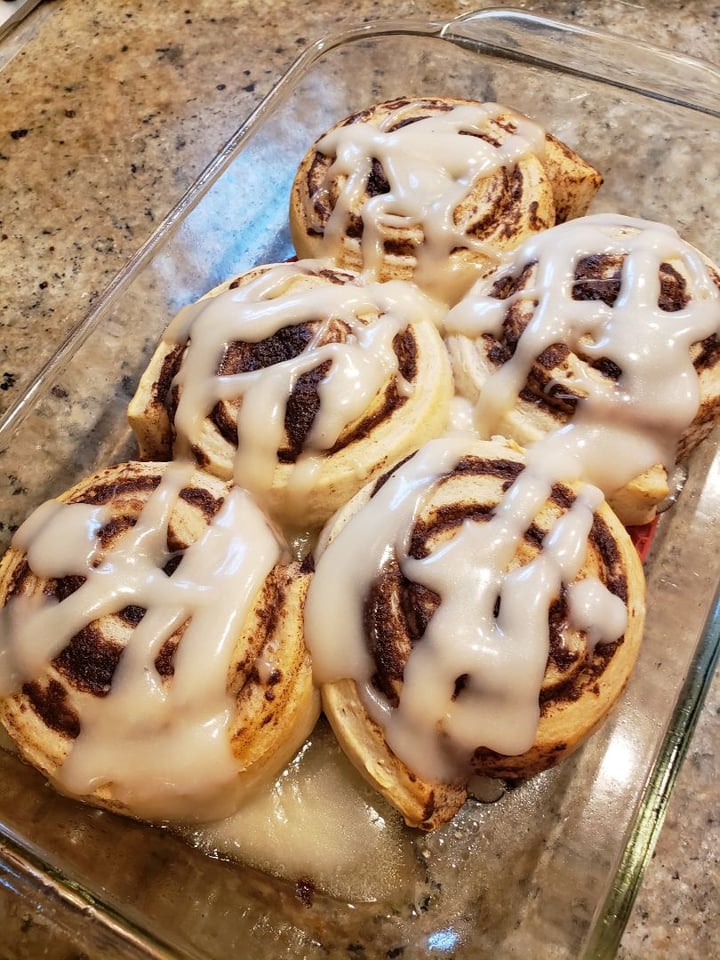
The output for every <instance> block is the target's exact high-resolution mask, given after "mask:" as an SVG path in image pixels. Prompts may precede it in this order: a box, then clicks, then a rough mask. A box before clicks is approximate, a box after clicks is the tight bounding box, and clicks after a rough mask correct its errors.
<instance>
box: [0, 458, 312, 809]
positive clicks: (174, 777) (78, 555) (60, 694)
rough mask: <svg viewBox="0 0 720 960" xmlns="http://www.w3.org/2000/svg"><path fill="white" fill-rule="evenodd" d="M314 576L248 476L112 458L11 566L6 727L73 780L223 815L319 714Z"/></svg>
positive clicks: (51, 771)
mask: <svg viewBox="0 0 720 960" xmlns="http://www.w3.org/2000/svg"><path fill="white" fill-rule="evenodd" d="M308 580H309V574H308V572H307V571H306V570H305V569H304V568H302V567H301V566H300V565H299V564H298V563H297V562H296V561H291V560H290V559H289V557H288V555H287V548H286V547H285V546H284V544H283V543H282V542H281V540H280V539H279V538H278V535H277V533H276V531H275V530H274V528H272V527H271V526H270V524H269V523H268V521H267V519H266V518H265V515H264V514H263V513H262V512H261V511H260V509H259V508H258V507H257V506H256V505H255V504H254V503H253V502H252V500H251V499H250V497H249V496H248V495H247V494H246V493H245V492H244V491H242V490H240V489H239V488H232V487H231V486H230V485H229V484H227V483H226V482H224V481H222V480H219V479H217V478H215V477H212V476H209V475H207V474H205V473H203V472H201V471H198V470H196V469H194V468H193V467H192V466H190V465H189V464H184V463H169V464H165V463H150V462H148V463H139V462H129V463H124V464H119V465H117V466H113V467H108V468H106V469H104V470H101V471H99V472H98V473H96V474H93V475H92V476H90V477H87V478H86V479H84V480H82V481H80V482H79V483H78V484H77V485H76V486H74V487H73V488H71V489H70V490H68V491H67V492H66V493H64V494H62V495H61V496H60V497H58V498H57V499H56V500H52V501H48V502H47V503H45V504H44V505H43V506H41V507H40V508H38V510H37V511H35V512H34V513H33V514H32V515H31V516H30V517H29V518H28V520H27V521H26V522H25V523H24V524H23V525H22V526H21V527H20V529H19V530H18V531H17V533H16V534H15V537H14V539H13V542H12V545H11V547H10V549H9V550H8V551H7V553H6V554H5V556H4V558H3V559H2V562H1V563H0V600H1V602H2V607H1V608H0V695H1V696H2V699H1V700H0V721H2V724H3V725H4V727H5V729H6V730H7V731H8V733H9V734H10V736H11V737H12V738H13V739H14V740H15V742H16V743H17V745H18V747H19V749H20V751H21V752H22V754H23V755H24V757H25V758H26V759H27V760H28V761H30V763H32V764H34V765H35V766H36V767H37V768H38V769H39V770H41V771H42V773H43V774H45V776H47V777H48V778H49V779H50V780H51V781H52V783H53V784H54V785H55V786H56V787H57V788H58V789H59V790H60V791H61V792H64V793H67V794H69V795H71V796H75V797H78V798H80V799H83V800H85V801H87V802H89V803H91V804H95V805H97V806H101V807H107V808H109V809H111V810H114V811H116V812H118V813H122V814H126V815H130V816H135V817H142V818H145V819H151V820H172V819H184V820H193V819H197V820H202V819H215V818H218V817H220V816H226V815H228V814H229V813H231V812H233V811H234V810H235V809H236V808H237V807H238V805H239V804H240V802H241V800H242V799H243V798H244V797H245V796H246V795H247V793H248V792H249V791H250V790H252V789H255V787H256V786H257V785H258V784H259V783H261V782H265V781H266V780H269V781H270V782H271V781H272V778H273V776H274V775H276V774H277V773H278V772H279V770H280V769H281V768H282V767H283V766H284V764H285V763H286V762H287V761H288V760H289V759H290V757H291V756H292V754H293V753H294V752H295V750H296V749H297V748H298V747H299V746H300V745H301V743H302V742H303V740H304V739H305V737H306V736H307V734H308V733H309V731H310V730H311V728H312V726H313V725H314V723H315V721H316V719H317V716H318V714H319V709H320V707H319V696H318V694H317V692H316V690H315V688H314V685H313V681H312V672H311V666H310V660H309V656H308V653H307V650H306V647H305V643H304V639H303V627H302V610H303V604H304V600H305V594H306V591H307V586H308Z"/></svg>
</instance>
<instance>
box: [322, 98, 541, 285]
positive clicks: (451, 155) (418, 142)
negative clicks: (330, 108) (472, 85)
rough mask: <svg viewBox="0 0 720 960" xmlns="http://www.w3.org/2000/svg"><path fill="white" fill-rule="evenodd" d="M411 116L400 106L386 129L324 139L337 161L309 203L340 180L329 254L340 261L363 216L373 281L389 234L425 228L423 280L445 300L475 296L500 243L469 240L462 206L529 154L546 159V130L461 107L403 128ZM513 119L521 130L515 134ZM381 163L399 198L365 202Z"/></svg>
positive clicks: (419, 253)
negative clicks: (457, 253)
mask: <svg viewBox="0 0 720 960" xmlns="http://www.w3.org/2000/svg"><path fill="white" fill-rule="evenodd" d="M411 110H412V105H404V106H400V107H398V108H397V109H395V110H392V111H391V112H390V113H389V114H388V115H387V116H386V117H385V118H384V119H383V120H382V122H381V123H380V124H379V125H375V124H372V123H364V122H359V123H349V124H344V125H341V126H339V127H336V128H334V129H333V130H331V131H330V132H329V133H327V134H326V135H325V136H324V137H322V138H321V139H320V141H319V142H318V144H317V150H318V151H319V152H320V153H323V154H325V155H326V156H330V157H332V158H333V161H332V164H331V166H330V167H329V169H328V171H327V173H326V176H325V179H324V185H323V186H322V187H320V189H319V191H318V192H317V193H316V194H315V195H314V196H312V197H311V198H310V201H311V203H312V202H315V201H317V200H318V199H319V197H318V193H327V192H328V189H329V187H328V185H329V183H330V182H331V181H332V182H335V181H339V182H340V183H341V184H342V186H341V189H340V194H339V197H338V198H337V201H336V203H335V206H334V208H333V210H332V213H331V215H330V218H329V220H328V223H327V224H326V227H325V230H324V236H323V240H322V250H323V255H327V256H331V257H337V255H338V254H339V252H340V249H341V244H342V238H343V236H344V235H345V232H346V230H347V227H348V223H349V221H350V217H351V216H352V214H353V212H354V211H357V210H360V215H361V218H362V221H363V234H362V240H361V249H362V260H363V268H364V270H365V271H366V272H368V273H369V274H370V275H372V276H378V275H379V274H380V267H381V264H382V261H383V257H384V246H383V228H384V227H406V228H410V229H413V228H419V229H420V230H421V231H422V243H421V244H419V245H418V247H417V248H416V258H417V267H416V269H415V271H414V277H415V280H416V281H417V282H418V283H419V284H420V285H421V286H422V287H423V288H424V289H427V290H429V291H430V292H432V293H433V295H435V296H438V297H439V298H440V299H445V298H448V299H450V300H452V299H454V297H453V293H454V291H455V290H457V289H458V288H460V289H462V287H463V286H464V287H465V289H467V284H468V283H469V282H470V278H471V277H472V276H477V275H478V274H479V273H480V272H482V271H484V272H487V261H488V260H489V261H490V262H491V263H494V262H496V261H497V252H496V250H495V248H494V247H493V246H492V244H488V243H486V242H483V241H482V240H479V239H478V238H476V237H473V236H470V235H468V234H467V233H466V232H465V231H464V230H463V229H462V228H461V227H460V226H458V224H457V223H456V222H455V216H454V214H455V211H456V209H457V207H458V206H459V205H460V204H461V203H462V201H463V200H464V199H465V198H466V197H467V196H468V194H469V192H470V190H471V188H472V187H473V186H474V185H475V184H476V183H478V182H480V181H482V180H483V179H484V178H487V177H490V176H491V175H493V174H495V173H497V172H498V171H499V170H501V169H502V168H503V167H506V168H512V167H514V166H516V165H517V163H518V162H519V161H520V160H522V159H523V158H524V157H527V156H529V155H535V156H537V157H542V155H543V153H544V149H545V131H544V130H542V129H541V128H540V127H539V126H538V125H537V124H535V123H533V122H532V121H531V120H529V119H528V118H527V117H523V116H521V115H520V114H516V113H511V112H509V111H508V110H507V109H506V108H504V107H501V106H499V105H498V104H495V103H472V104H470V103H461V104H456V105H454V106H452V107H451V108H450V109H448V110H440V111H437V112H433V113H429V115H428V116H426V117H423V118H422V119H419V120H413V121H412V122H409V123H406V124H405V125H404V126H399V127H398V124H402V123H403V121H404V120H406V119H407V118H408V117H409V116H410V115H411ZM508 118H509V119H510V120H511V121H512V124H513V126H514V129H513V130H512V131H508V132H506V129H505V127H506V126H507V121H508ZM500 119H501V120H502V123H501V124H500V125H498V126H496V127H490V130H491V131H492V134H493V135H494V137H495V140H494V141H493V142H490V141H488V140H485V139H482V135H483V134H485V135H487V133H488V124H489V123H491V122H492V121H494V120H500ZM393 128H397V129H393ZM468 134H471V135H468ZM472 134H477V135H475V136H473V135H472ZM373 160H378V161H380V163H381V164H382V168H383V171H384V173H385V177H386V179H387V181H388V184H389V188H390V189H389V191H388V192H387V193H381V194H377V195H376V196H373V197H370V198H369V199H366V198H365V193H366V185H367V182H368V178H369V176H370V173H371V171H372V163H373ZM456 248H463V249H467V250H471V251H474V252H476V253H479V254H481V255H482V258H483V261H484V263H482V264H480V263H475V264H472V263H470V262H468V261H465V262H462V261H459V260H453V259H451V257H450V254H451V253H452V251H453V250H455V249H456ZM448 291H451V293H450V296H449V297H448Z"/></svg>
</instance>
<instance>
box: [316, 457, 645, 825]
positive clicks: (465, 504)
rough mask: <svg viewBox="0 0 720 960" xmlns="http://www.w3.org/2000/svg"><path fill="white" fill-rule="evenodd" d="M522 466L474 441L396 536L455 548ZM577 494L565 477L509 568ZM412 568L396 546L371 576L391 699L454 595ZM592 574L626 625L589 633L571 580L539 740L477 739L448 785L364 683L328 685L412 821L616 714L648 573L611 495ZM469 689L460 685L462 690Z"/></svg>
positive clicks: (367, 759) (442, 815) (554, 621)
mask: <svg viewBox="0 0 720 960" xmlns="http://www.w3.org/2000/svg"><path fill="white" fill-rule="evenodd" d="M523 469H524V456H523V453H522V451H521V450H520V449H519V448H517V447H513V446H511V445H509V444H506V443H501V442H499V441H487V442H484V441H471V440H468V445H467V454H466V456H464V457H463V458H462V459H461V460H460V461H459V463H458V465H457V467H456V468H455V469H454V470H453V471H452V472H450V473H449V474H447V475H446V476H445V477H444V478H443V479H442V480H441V482H440V483H439V484H438V486H437V488H436V489H435V490H434V492H433V493H432V495H431V496H430V497H426V498H424V499H423V501H422V506H421V508H420V510H419V511H418V512H417V513H416V515H415V516H414V518H413V523H412V528H411V529H410V530H408V531H403V533H402V537H401V538H399V539H397V540H396V541H395V542H400V540H402V542H405V543H408V544H411V545H412V546H411V548H410V549H411V556H417V557H419V556H427V555H429V554H432V553H433V552H435V551H437V550H440V549H442V548H444V547H446V546H448V545H449V544H450V543H451V542H452V540H453V538H455V537H456V536H457V535H458V532H459V531H460V530H461V529H462V525H463V524H465V523H471V524H483V523H485V522H487V520H488V519H489V518H490V517H491V516H492V514H493V511H494V510H495V508H496V507H497V505H498V504H499V503H500V501H501V500H502V498H503V497H504V495H505V491H506V490H507V489H508V488H509V487H510V486H511V484H512V483H513V481H514V479H515V478H516V477H517V476H519V475H520V474H521V473H522V471H523ZM377 489H378V487H377V485H368V486H367V487H365V488H364V489H363V490H362V491H361V492H360V493H359V494H357V496H356V497H355V498H354V499H353V501H351V503H350V504H348V506H347V507H346V508H345V510H343V511H341V512H340V513H339V514H338V515H337V516H336V517H335V518H333V520H332V521H331V522H330V523H329V524H328V527H327V528H326V530H325V531H324V534H323V537H322V538H321V541H320V544H319V547H318V551H319V554H320V556H322V554H323V553H324V552H325V551H328V556H331V555H332V550H333V541H334V539H335V538H337V537H338V536H339V535H340V533H341V531H342V530H343V528H344V527H345V525H346V524H347V523H349V522H350V521H351V519H352V518H353V517H355V516H358V517H360V516H362V515H363V510H364V508H366V507H367V505H368V504H369V503H370V501H371V499H372V497H373V496H374V495H376V491H377ZM577 491H578V486H577V485H576V484H565V483H561V482H559V483H556V484H554V486H553V488H552V495H551V497H550V498H549V499H548V500H547V501H546V502H545V504H544V505H543V506H542V508H541V509H540V510H539V511H538V513H537V514H536V516H535V518H534V519H533V521H532V523H531V525H530V527H529V528H528V530H527V532H526V534H525V536H524V538H523V539H522V542H521V543H520V545H519V548H518V549H517V551H516V553H515V556H514V559H513V560H512V561H511V563H510V565H509V567H508V570H514V569H519V568H521V567H525V566H527V565H528V564H529V563H530V562H531V561H532V560H533V559H534V558H535V557H537V556H538V553H539V552H540V551H541V549H542V548H541V542H542V538H543V537H544V536H545V535H546V534H547V533H548V532H549V531H550V530H551V529H553V528H554V526H555V525H556V524H557V522H558V520H559V519H560V518H561V517H563V516H564V515H565V514H566V512H567V511H568V510H569V509H570V508H571V506H572V504H573V503H574V500H575V497H576V495H577ZM391 522H392V521H391V520H390V519H389V520H388V523H389V524H390V523H391ZM401 566H402V559H401V558H400V557H398V556H397V555H395V556H393V557H390V558H388V559H387V561H386V563H385V565H384V568H383V570H382V573H381V574H380V577H379V579H378V580H377V581H376V582H375V583H373V584H372V587H371V595H370V596H369V597H368V598H366V600H365V606H364V613H363V622H364V625H365V626H364V629H365V631H366V634H365V635H366V643H367V648H368V650H369V651H370V652H371V654H372V657H373V662H374V665H375V672H374V674H373V678H372V685H373V687H374V688H375V689H376V691H378V692H379V694H380V695H382V696H384V697H385V698H386V700H387V701H388V702H389V703H390V704H393V703H394V702H396V699H397V698H398V697H401V696H402V690H403V684H404V669H405V664H406V663H407V659H408V657H409V656H410V655H411V651H412V650H413V649H414V647H415V646H416V645H421V644H422V643H423V635H424V633H425V631H426V629H427V625H428V623H429V622H430V620H431V618H432V616H433V615H434V613H435V611H436V610H437V608H438V604H442V602H443V600H442V597H438V596H437V595H436V596H433V595H432V593H431V592H428V590H427V589H426V588H424V587H422V586H421V585H419V584H416V583H413V582H412V581H409V580H408V579H407V578H406V577H405V576H404V574H403V573H402V569H401ZM586 577H587V578H597V579H598V580H599V581H600V582H601V583H602V584H604V585H605V586H606V587H607V588H608V590H609V591H610V592H611V593H612V594H613V595H614V596H616V597H618V598H620V599H621V600H622V602H623V603H624V605H625V607H626V610H627V627H626V629H625V631H624V634H623V635H622V636H621V637H620V638H619V639H617V640H615V641H613V642H610V643H597V644H593V643H592V642H589V641H588V636H587V635H586V634H585V632H584V631H583V630H580V629H577V628H575V627H573V626H572V625H571V623H570V622H569V617H568V608H567V602H566V599H565V590H566V585H565V584H563V587H562V590H561V592H560V593H559V594H558V595H556V596H555V597H554V598H553V600H552V602H551V604H550V606H549V612H548V624H549V655H548V660H547V665H546V669H545V678H544V681H543V683H542V688H541V690H540V696H539V700H540V719H539V722H538V726H537V734H536V739H535V742H534V744H533V746H532V748H531V749H529V750H527V751H525V752H523V753H521V754H519V755H512V756H507V755H500V754H498V753H496V752H494V751H492V750H488V749H486V748H485V747H483V746H482V744H478V747H477V749H476V750H475V751H474V752H473V753H472V757H471V758H470V759H469V761H468V762H467V764H466V766H465V778H464V779H462V778H461V779H460V780H458V781H455V782H449V783H438V782H433V781H428V780H423V779H422V778H421V777H419V776H417V774H416V773H414V772H413V771H411V770H410V769H409V768H408V767H407V765H406V764H405V763H404V762H403V761H402V760H401V759H399V758H398V757H397V756H396V755H395V754H394V753H393V752H392V750H391V749H390V747H389V746H388V744H387V742H386V740H385V736H384V732H383V729H382V728H381V726H379V725H378V723H376V722H375V721H374V720H373V719H371V717H370V715H369V713H368V710H367V709H366V706H365V704H364V702H363V699H362V697H361V695H360V693H359V688H358V685H357V683H356V682H355V680H353V679H343V680H338V681H333V682H329V683H325V684H323V685H322V687H321V690H322V697H323V707H324V710H325V712H326V714H327V716H328V719H329V721H330V723H331V725H332V727H333V729H334V730H335V732H336V735H337V737H338V740H339V742H340V743H341V745H342V746H343V749H344V750H345V752H346V753H347V755H348V757H349V758H350V760H351V761H352V762H353V763H354V764H355V765H356V767H357V768H358V769H359V770H360V772H361V773H362V774H363V775H364V776H365V777H366V778H367V779H368V780H369V781H370V782H371V783H373V784H374V785H375V786H376V788H377V789H378V790H379V791H380V792H381V793H382V794H383V795H384V796H385V797H386V798H387V799H388V800H389V801H390V802H391V803H393V804H394V805H395V806H396V807H397V808H398V809H399V810H400V811H401V813H402V814H403V816H404V817H405V819H406V821H407V823H408V824H410V825H412V826H415V827H419V828H421V829H432V828H434V827H436V826H437V825H438V824H439V823H442V822H444V821H445V820H447V819H449V818H451V817H452V816H453V815H454V814H455V812H456V811H457V809H458V807H459V806H460V805H461V804H462V802H463V799H464V797H465V789H466V783H467V778H468V777H469V776H470V775H471V774H473V773H477V774H481V775H487V776H491V777H499V778H509V779H519V778H525V777H529V776H532V775H534V774H536V773H538V772H540V771H541V770H544V769H547V768H548V767H551V766H553V765H554V764H556V763H557V762H558V761H559V760H561V759H562V758H564V757H566V756H568V755H569V754H570V753H571V752H572V751H573V750H575V749H576V748H577V747H578V746H579V745H580V744H582V743H583V742H584V741H585V740H586V739H587V738H588V737H589V736H590V735H591V734H592V733H593V732H594V731H595V730H596V729H597V727H598V726H599V724H600V723H601V722H602V720H603V719H604V718H605V717H606V716H607V714H608V712H609V711H610V710H611V708H612V707H613V705H614V704H615V703H616V701H617V699H618V697H619V696H620V694H621V693H622V691H623V689H624V687H625V685H626V683H627V680H628V678H629V676H630V673H631V671H632V668H633V666H634V664H635V661H636V658H637V655H638V652H639V648H640V643H641V638H642V631H643V625H644V617H645V580H644V575H643V570H642V566H641V563H640V560H639V557H638V554H637V551H636V550H635V548H634V546H633V544H632V542H631V541H630V538H629V536H628V534H627V531H626V530H625V528H624V527H623V526H622V525H621V524H620V522H619V521H618V519H617V517H616V516H615V514H614V513H613V512H612V511H611V510H610V509H609V507H607V505H606V504H604V503H602V504H601V505H600V506H599V507H598V508H597V510H596V512H595V515H594V519H593V523H592V528H591V532H590V535H589V537H588V541H587V552H586V556H585V559H584V562H583V564H582V568H581V570H580V573H579V574H578V576H577V577H576V580H577V581H580V580H582V579H584V578H586ZM503 602H505V601H503ZM530 642H532V641H530ZM311 648H312V643H311ZM458 689H459V688H458ZM464 695H465V694H464V693H463V692H462V690H460V692H459V696H464ZM448 749H451V748H450V747H449V748H448Z"/></svg>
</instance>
